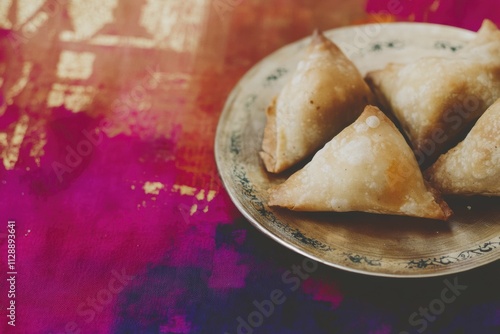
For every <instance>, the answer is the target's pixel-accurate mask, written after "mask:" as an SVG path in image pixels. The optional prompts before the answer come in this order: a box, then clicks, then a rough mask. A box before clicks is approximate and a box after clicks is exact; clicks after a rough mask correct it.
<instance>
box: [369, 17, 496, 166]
mask: <svg viewBox="0 0 500 334" xmlns="http://www.w3.org/2000/svg"><path fill="white" fill-rule="evenodd" d="M366 79H367V82H368V83H369V84H370V86H371V87H372V89H373V91H374V92H375V94H376V95H377V97H378V98H379V100H380V101H381V103H382V104H383V105H384V106H385V107H386V108H387V110H388V111H392V113H394V115H395V116H396V117H397V119H398V120H399V122H400V123H401V125H402V127H403V128H404V130H405V132H406V134H407V135H408V137H409V139H410V141H411V143H412V144H413V146H414V148H415V149H416V150H417V151H419V152H423V154H424V156H437V155H438V154H439V153H441V152H442V150H443V149H444V148H445V147H446V146H449V145H450V142H453V140H454V139H455V140H456V137H457V135H458V134H459V133H460V132H462V130H463V129H464V128H466V127H467V125H468V124H470V123H471V122H473V121H474V120H476V119H477V118H479V117H480V116H481V115H482V114H483V113H484V111H485V110H486V109H487V108H488V107H489V106H490V105H491V104H492V103H493V102H494V101H495V100H496V99H498V98H500V31H499V30H498V29H497V27H496V26H495V25H494V24H493V23H492V22H491V21H488V20H485V21H484V22H483V25H482V27H481V29H480V30H479V32H478V33H477V35H476V36H475V38H474V39H473V40H472V41H471V42H470V43H469V44H468V45H467V46H466V47H464V48H463V49H462V50H459V51H458V52H456V53H455V54H453V55H450V56H449V57H426V58H421V59H420V60H418V61H416V62H414V63H410V64H389V65H387V67H386V68H384V69H382V70H378V71H373V72H370V73H368V74H367V77H366Z"/></svg>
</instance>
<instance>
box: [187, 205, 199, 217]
mask: <svg viewBox="0 0 500 334" xmlns="http://www.w3.org/2000/svg"><path fill="white" fill-rule="evenodd" d="M197 210H198V205H196V204H193V206H192V207H191V210H189V215H190V216H192V215H194V214H195V213H196V211H197Z"/></svg>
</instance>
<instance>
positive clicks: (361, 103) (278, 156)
mask: <svg viewBox="0 0 500 334" xmlns="http://www.w3.org/2000/svg"><path fill="white" fill-rule="evenodd" d="M373 98H374V97H373V94H372V92H371V91H370V88H369V87H368V85H367V84H366V82H365V81H364V79H363V77H362V75H361V74H360V73H359V71H358V69H357V68H356V66H355V65H354V64H353V63H352V62H351V61H350V60H349V59H348V58H347V57H346V56H345V55H344V54H343V53H342V51H341V50H340V49H339V48H338V47H337V46H336V45H335V44H334V43H333V42H332V41H330V40H329V39H328V38H326V37H325V36H323V34H322V33H320V32H315V34H314V36H313V37H312V40H311V43H310V45H309V47H308V49H307V52H306V54H305V57H304V58H303V59H302V61H300V62H299V64H298V66H297V69H296V70H295V72H294V73H293V75H292V77H291V80H290V81H289V82H288V83H287V84H286V85H285V86H284V87H283V89H282V90H281V92H280V93H279V94H278V96H276V97H275V98H274V99H273V101H272V103H271V104H270V105H269V107H268V109H267V122H266V126H265V129H264V138H263V141H262V151H261V152H260V156H261V158H262V160H263V162H264V164H265V167H266V169H267V171H269V172H272V173H279V172H282V171H284V170H285V169H287V168H289V167H291V166H293V165H295V164H296V163H298V162H299V161H301V160H302V159H304V158H306V157H308V156H310V155H311V154H313V153H314V152H316V151H317V150H318V149H319V148H320V147H322V146H323V145H324V144H325V143H326V142H328V141H329V140H330V139H332V138H333V137H334V136H335V135H336V134H337V133H339V132H340V131H341V130H342V129H344V128H345V127H346V126H347V125H349V124H351V123H352V122H354V120H355V119H356V118H357V117H358V116H359V115H360V114H361V112H362V111H363V108H364V107H365V106H366V105H367V104H369V103H370V102H372V101H373Z"/></svg>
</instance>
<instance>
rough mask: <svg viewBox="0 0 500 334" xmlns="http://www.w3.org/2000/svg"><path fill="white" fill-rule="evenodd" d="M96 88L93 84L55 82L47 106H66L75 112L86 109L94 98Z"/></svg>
mask: <svg viewBox="0 0 500 334" xmlns="http://www.w3.org/2000/svg"><path fill="white" fill-rule="evenodd" d="M95 94H96V89H95V88H94V87H92V86H80V85H66V84H59V83H55V84H53V85H52V90H51V91H50V92H49V95H48V97H47V107H49V108H52V107H60V106H62V105H64V107H65V108H66V109H68V110H71V111H72V112H74V113H77V112H80V111H82V110H85V109H86V108H87V107H88V106H89V105H90V104H91V103H92V100H93V99H94V96H95Z"/></svg>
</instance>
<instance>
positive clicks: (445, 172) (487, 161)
mask: <svg viewBox="0 0 500 334" xmlns="http://www.w3.org/2000/svg"><path fill="white" fill-rule="evenodd" d="M425 176H426V177H427V178H428V179H429V180H430V181H431V183H432V184H433V185H435V187H436V188H437V189H439V190H441V191H442V192H443V193H444V194H457V195H487V196H500V99H499V100H497V101H496V102H495V103H494V104H493V105H492V106H491V107H490V108H488V110H486V112H485V113H484V114H483V116H481V118H479V120H478V121H477V122H476V124H475V125H474V127H473V128H472V130H471V131H470V132H469V134H468V135H467V137H466V138H465V139H464V140H463V141H462V142H461V143H459V144H458V145H457V146H456V147H454V148H452V149H451V150H450V151H448V152H447V153H446V154H443V155H442V156H440V157H439V159H438V160H437V161H436V162H435V163H434V165H432V167H430V168H429V169H427V170H426V171H425Z"/></svg>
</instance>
